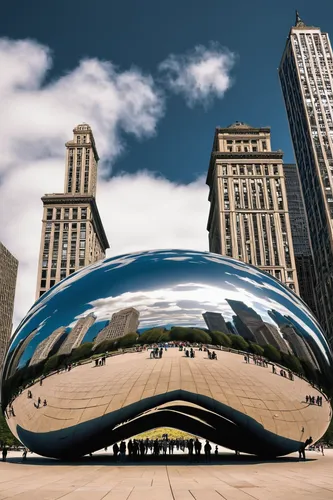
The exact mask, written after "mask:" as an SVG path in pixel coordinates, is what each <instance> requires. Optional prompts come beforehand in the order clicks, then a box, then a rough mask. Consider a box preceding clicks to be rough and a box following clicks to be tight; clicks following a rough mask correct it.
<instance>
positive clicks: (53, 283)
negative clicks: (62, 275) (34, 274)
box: [50, 280, 55, 288]
mask: <svg viewBox="0 0 333 500" xmlns="http://www.w3.org/2000/svg"><path fill="white" fill-rule="evenodd" d="M54 285H55V280H51V281H50V288H52V287H53V286H54Z"/></svg>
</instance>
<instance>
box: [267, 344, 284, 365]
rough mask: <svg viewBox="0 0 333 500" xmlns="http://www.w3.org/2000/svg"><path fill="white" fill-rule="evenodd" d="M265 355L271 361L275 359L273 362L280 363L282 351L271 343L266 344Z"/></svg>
mask: <svg viewBox="0 0 333 500" xmlns="http://www.w3.org/2000/svg"><path fill="white" fill-rule="evenodd" d="M264 356H265V358H267V359H269V360H270V361H273V363H280V361H281V354H280V351H278V350H277V349H276V347H274V346H273V345H271V344H267V345H265V346H264Z"/></svg>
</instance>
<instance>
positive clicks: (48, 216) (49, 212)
mask: <svg viewBox="0 0 333 500" xmlns="http://www.w3.org/2000/svg"><path fill="white" fill-rule="evenodd" d="M52 217H53V208H48V209H47V211H46V220H52Z"/></svg>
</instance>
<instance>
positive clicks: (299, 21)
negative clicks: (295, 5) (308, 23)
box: [295, 10, 305, 26]
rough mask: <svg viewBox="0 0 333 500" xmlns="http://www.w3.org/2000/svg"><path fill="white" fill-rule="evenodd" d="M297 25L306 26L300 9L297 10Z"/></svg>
mask: <svg viewBox="0 0 333 500" xmlns="http://www.w3.org/2000/svg"><path fill="white" fill-rule="evenodd" d="M295 26H305V25H304V23H303V21H302V19H301V16H300V15H299V12H298V10H296V21H295Z"/></svg>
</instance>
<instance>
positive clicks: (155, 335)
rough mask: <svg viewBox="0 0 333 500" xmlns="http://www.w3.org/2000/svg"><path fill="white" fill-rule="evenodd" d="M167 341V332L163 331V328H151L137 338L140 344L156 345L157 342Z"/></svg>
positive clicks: (168, 338)
mask: <svg viewBox="0 0 333 500" xmlns="http://www.w3.org/2000/svg"><path fill="white" fill-rule="evenodd" d="M169 340H170V337H169V332H168V331H166V330H164V328H151V329H150V330H146V331H145V332H143V333H142V334H141V335H140V337H139V342H140V344H158V343H159V342H168V341H169Z"/></svg>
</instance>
